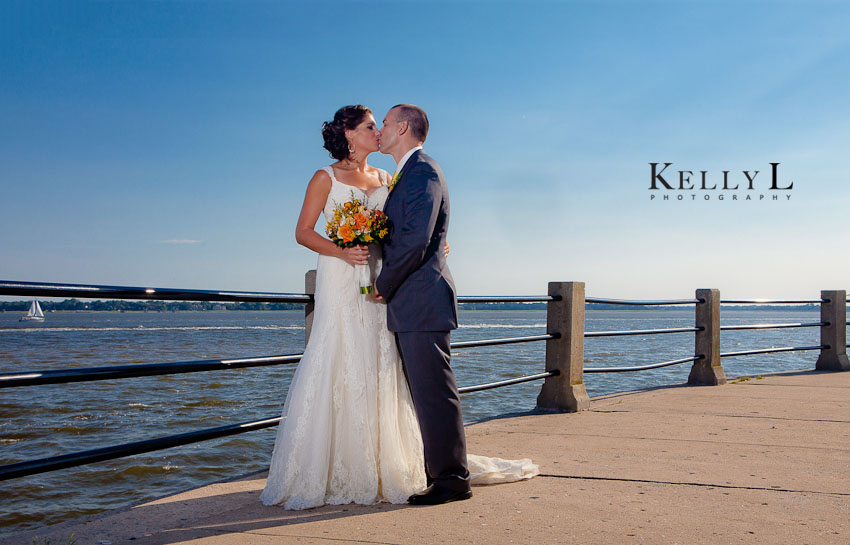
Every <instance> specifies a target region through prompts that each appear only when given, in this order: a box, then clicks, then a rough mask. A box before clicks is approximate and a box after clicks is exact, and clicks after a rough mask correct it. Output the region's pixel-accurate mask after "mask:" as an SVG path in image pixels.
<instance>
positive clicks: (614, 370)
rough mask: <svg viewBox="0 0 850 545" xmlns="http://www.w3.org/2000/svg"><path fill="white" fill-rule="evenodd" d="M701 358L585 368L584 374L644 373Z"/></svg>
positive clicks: (700, 357) (693, 357) (701, 357)
mask: <svg viewBox="0 0 850 545" xmlns="http://www.w3.org/2000/svg"><path fill="white" fill-rule="evenodd" d="M703 358H704V357H703V356H691V357H690V358H682V359H678V360H670V361H662V362H661V363H651V364H649V365H635V366H632V367H585V368H584V372H585V373H631V372H634V371H646V370H648V369H658V368H659V367H669V366H671V365H679V364H680V363H688V362H689V361H697V360H701V359H703Z"/></svg>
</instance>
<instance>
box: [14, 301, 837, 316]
mask: <svg viewBox="0 0 850 545" xmlns="http://www.w3.org/2000/svg"><path fill="white" fill-rule="evenodd" d="M121 302H122V303H127V302H124V301H121ZM30 303H31V301H6V302H2V303H0V315H1V314H18V313H25V312H26V311H27V309H28V308H29V306H30ZM109 303H112V301H110V302H106V303H104V302H102V301H94V302H90V303H81V304H80V305H81V306H94V307H95V308H61V307H62V304H61V303H60V304H58V305H57V304H54V303H50V302H42V308H43V309H44V312H45V313H48V314H53V313H56V314H74V313H108V314H130V313H132V314H151V313H176V312H181V313H203V312H211V313H215V312H219V313H222V312H304V305H303V304H299V303H227V304H226V305H214V306H215V307H216V308H197V307H196V308H192V307H193V306H199V304H198V303H185V302H159V301H153V302H152V301H142V302H133V303H131V304H132V307H133V308H108V307H109V306H111V305H109ZM147 305H151V306H150V307H147V308H145V307H146V306H147ZM154 305H155V306H154ZM163 305H164V307H163ZM202 305H209V306H213V305H210V304H209V303H204V304H202ZM57 306H58V307H60V308H56V307H57ZM140 306H141V308H139V307H140ZM282 306H288V307H289V308H280V307H282ZM98 307H100V308H98ZM103 307H107V308H103ZM187 307H188V308H187ZM222 307H224V308H222ZM275 307H278V308H275ZM720 309H721V310H722V311H724V312H734V311H753V310H755V311H774V312H775V311H797V312H819V311H820V306H819V305H814V304H802V305H721V307H720ZM458 310H460V311H463V312H470V311H473V312H542V311H545V310H546V303H460V304H459V305H458ZM601 311H607V312H610V311H622V312H646V311H669V312H676V311H689V312H693V310H692V309H691V307H688V306H679V305H677V306H631V305H612V304H597V303H588V304H587V305H586V306H585V312H601Z"/></svg>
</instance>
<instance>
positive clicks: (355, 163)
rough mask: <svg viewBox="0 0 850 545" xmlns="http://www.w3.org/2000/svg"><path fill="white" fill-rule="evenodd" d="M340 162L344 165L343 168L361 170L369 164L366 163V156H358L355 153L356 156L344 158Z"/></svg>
mask: <svg viewBox="0 0 850 545" xmlns="http://www.w3.org/2000/svg"><path fill="white" fill-rule="evenodd" d="M339 164H340V166H342V168H344V169H346V170H359V171H364V170H366V167H367V166H368V165H367V164H366V157H365V156H364V157H358V156H357V155H356V154H355V155H354V157H349V158H346V159H343V160H342V161H340V162H339Z"/></svg>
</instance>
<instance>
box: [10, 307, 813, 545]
mask: <svg viewBox="0 0 850 545" xmlns="http://www.w3.org/2000/svg"><path fill="white" fill-rule="evenodd" d="M18 317H19V316H18V314H17V313H8V312H7V313H5V314H0V372H13V371H24V370H35V369H60V368H66V367H91V366H97V365H116V364H129V363H153V362H164V361H184V360H197V359H214V358H227V357H243V356H259V355H269V354H295V353H300V352H301V351H302V349H303V346H304V327H303V314H302V313H300V312H194V313H193V312H179V313H168V312H166V313H156V312H150V313H124V314H121V313H51V314H48V315H47V320H46V321H45V322H44V323H42V324H32V323H29V324H23V323H19V322H18V321H17V319H18ZM819 320H820V316H819V314H818V312H817V311H724V313H723V324H724V325H726V324H728V325H732V324H749V323H767V322H770V323H788V322H818V321H819ZM586 321H587V330H588V331H602V330H621V329H654V328H669V327H687V326H692V325H693V310H692V309H691V310H647V311H628V310H624V311H594V312H588V313H587V318H586ZM545 326H546V314H545V312H544V311H464V312H461V327H460V329H459V330H458V331H456V332H455V333H454V334H453V337H452V339H453V340H456V341H461V340H474V339H485V338H497V337H515V336H524V335H537V334H542V333H545ZM818 341H819V331H818V329H817V328H803V329H781V330H773V331H740V332H725V333H724V335H723V337H722V342H721V350H722V351H723V352H727V351H737V350H744V349H751V348H768V347H775V346H792V345H794V346H810V345H817V344H819V342H818ZM544 344H545V343H542V342H538V343H526V344H516V345H506V346H495V347H482V348H473V349H464V350H459V351H457V353H456V354H455V357H454V360H453V365H454V368H455V373H456V375H457V379H458V384H459V385H461V386H468V385H474V384H481V383H485V382H491V381H493V380H499V379H505V378H511V377H517V376H521V375H526V374H533V373H539V372H541V371H542V370H543V361H544ZM692 354H693V334H692V333H679V334H670V335H647V336H639V337H607V338H589V339H586V340H585V365H586V366H587V367H604V366H626V365H640V364H648V363H656V362H660V361H667V360H671V359H676V358H683V357H688V356H691V355H692ZM816 358H817V352H816V351H813V352H802V353H800V352H797V353H779V354H772V355H761V356H746V357H737V358H729V359H726V360H724V368H725V370H726V374H727V375H728V376H735V375H743V374H758V373H767V372H776V371H784V370H797V369H802V368H813V367H814V362H815V360H816ZM689 370H690V364H683V365H678V366H673V367H667V368H662V369H656V370H651V371H645V372H640V373H616V374H593V375H586V376H585V384H586V387H587V392H588V394H589V395H590V396H591V397H594V396H598V395H603V394H607V393H613V392H622V391H628V390H636V389H642V388H648V387H653V386H660V385H664V384H674V383H681V382H684V381H686V380H687V376H688V372H689ZM293 371H294V366H292V365H281V366H275V367H261V368H254V369H239V370H232V371H222V372H215V371H214V372H204V373H194V374H184V375H174V376H164V377H145V378H134V379H123V380H111V381H101V382H87V383H86V382H84V383H76V384H68V385H61V384H59V385H47V386H31V387H24V388H13V389H6V390H0V464H9V463H14V462H19V461H24V460H29V459H34V458H41V457H45V456H51V455H57V454H64V453H69V452H75V451H79V450H85V449H91V448H98V447H102V446H107V445H113V444H118V443H125V442H130V441H137V440H141V439H147V438H151V437H160V436H164V435H172V434H176V433H181V432H186V431H191V430H196V429H201V428H210V427H215V426H220V425H224V424H229V423H234V422H241V421H247V420H254V419H261V418H267V417H272V416H279V414H280V408H281V404H282V402H283V399H284V397H285V396H286V388H287V386H288V384H289V380H290V379H291V377H292V373H293ZM540 385H541V383H540V382H539V381H535V382H531V383H526V384H520V385H515V386H509V387H506V388H501V389H497V390H489V391H485V392H478V393H473V394H468V395H465V396H464V398H463V403H464V418H465V420H466V421H472V420H477V419H480V418H485V417H488V416H494V415H498V414H505V413H511V412H522V411H528V410H531V409H533V408H534V404H535V400H536V397H537V393H538V392H539V391H540ZM275 432H276V428H271V429H267V430H260V431H255V432H251V433H247V434H242V435H240V436H236V437H230V438H224V439H219V440H213V441H206V442H203V443H198V444H195V445H187V446H184V447H178V448H173V449H168V450H163V451H159V452H153V453H149V454H145V455H137V456H133V457H129V458H123V459H119V460H112V461H108V462H100V463H97V464H92V465H89V466H83V467H78V468H72V469H66V470H60V471H56V472H52V473H45V474H41V475H35V476H32V477H25V478H20V479H13V480H11V481H5V482H0V498H2V504H0V534H7V533H12V532H17V531H22V530H26V529H31V528H36V527H40V526H44V525H48V524H55V523H57V522H61V521H63V520H67V519H71V518H76V517H80V516H84V515H89V514H93V513H97V512H100V511H103V510H106V509H111V508H116V507H121V506H125V505H129V504H132V503H136V502H139V501H143V500H146V499H150V498H154V497H158V496H162V495H166V494H170V493H174V492H178V491H181V490H185V489H188V488H193V487H196V486H200V485H202V484H205V483H208V482H211V481H216V480H220V479H224V478H228V477H236V476H239V475H243V474H246V473H251V472H256V471H260V470H264V469H266V468H267V467H268V462H269V458H270V456H271V450H272V446H273V444H274V437H275Z"/></svg>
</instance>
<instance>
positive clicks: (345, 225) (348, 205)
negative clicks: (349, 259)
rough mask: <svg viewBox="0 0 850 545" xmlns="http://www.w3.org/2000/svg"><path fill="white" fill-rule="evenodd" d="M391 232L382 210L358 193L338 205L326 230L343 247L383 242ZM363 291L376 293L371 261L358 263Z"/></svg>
mask: <svg viewBox="0 0 850 545" xmlns="http://www.w3.org/2000/svg"><path fill="white" fill-rule="evenodd" d="M389 232H390V222H389V220H388V219H387V216H386V214H384V213H383V212H381V211H380V210H377V209H374V208H369V207H367V206H366V205H365V204H364V203H363V202H361V201H360V200H358V199H356V198H355V197H354V192H353V191H352V192H351V200H350V201H348V202H345V203H343V204H337V205H336V206H335V207H334V216H333V219H331V220H330V221H328V225H327V227H326V228H325V233H326V234H327V235H328V237H329V238H330V239H331V240H332V241H333V242H335V243H336V245H337V246H340V247H342V248H350V247H351V246H356V245H358V244H380V243H382V242H383V241H384V240H385V239H386V238H387V235H388V234H389ZM355 268H356V269H357V274H358V278H359V279H360V293H364V294H365V293H372V290H373V288H372V283H371V271H370V269H369V266H368V265H357V266H355Z"/></svg>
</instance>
